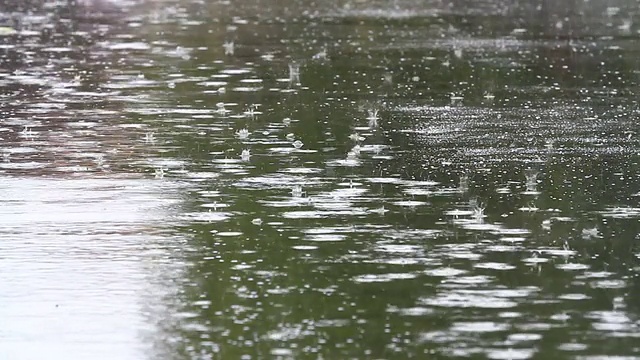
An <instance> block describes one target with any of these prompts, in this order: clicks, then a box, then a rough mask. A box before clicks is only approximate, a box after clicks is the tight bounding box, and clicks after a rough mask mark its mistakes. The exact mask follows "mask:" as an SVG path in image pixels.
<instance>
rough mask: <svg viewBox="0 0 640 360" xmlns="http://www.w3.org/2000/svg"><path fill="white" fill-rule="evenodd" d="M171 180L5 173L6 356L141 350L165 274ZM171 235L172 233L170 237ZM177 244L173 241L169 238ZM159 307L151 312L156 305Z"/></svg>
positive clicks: (1, 331)
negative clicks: (61, 177) (165, 224)
mask: <svg viewBox="0 0 640 360" xmlns="http://www.w3.org/2000/svg"><path fill="white" fill-rule="evenodd" d="M170 187H173V188H174V189H175V184H174V185H173V186H172V185H170V184H169V183H168V182H163V181H152V180H132V179H120V180H118V179H116V180H113V179H111V180H107V179H73V180H72V179H64V180H52V179H34V178H14V177H5V178H0V199H2V200H0V203H1V204H2V206H0V319H2V325H3V326H2V327H0V358H3V359H17V358H20V359H38V358H42V355H43V354H45V353H46V358H47V359H69V358H75V359H141V358H144V357H145V354H148V353H149V350H150V349H145V345H144V344H145V341H143V340H142V337H147V336H148V335H150V333H152V332H155V331H158V329H156V328H155V326H154V325H153V324H149V323H148V322H149V321H150V320H151V318H152V317H157V316H158V315H159V314H157V313H156V312H157V311H158V310H159V307H162V305H161V304H160V299H161V298H162V297H163V296H164V295H166V294H167V291H170V289H166V286H165V285H163V284H166V283H167V282H164V281H162V279H161V277H162V276H165V275H162V274H167V273H171V274H172V276H176V273H177V272H178V271H177V270H178V269H171V271H169V269H167V267H168V266H172V267H174V268H175V267H179V265H176V264H179V263H180V262H179V261H175V259H172V257H173V256H172V255H171V253H172V251H171V250H170V248H171V247H174V246H176V245H177V244H175V240H176V239H168V238H167V237H166V236H165V235H163V232H164V233H166V229H165V230H163V229H162V225H161V221H162V220H163V219H164V220H166V218H167V217H168V216H170V214H171V212H172V207H174V206H176V205H177V203H178V201H179V197H178V194H177V192H176V191H171V189H170ZM169 240H171V241H169ZM172 243H173V244H175V245H172ZM154 314H155V315H154Z"/></svg>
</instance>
